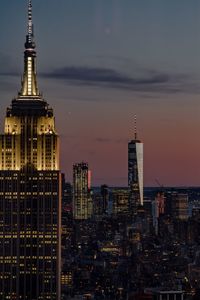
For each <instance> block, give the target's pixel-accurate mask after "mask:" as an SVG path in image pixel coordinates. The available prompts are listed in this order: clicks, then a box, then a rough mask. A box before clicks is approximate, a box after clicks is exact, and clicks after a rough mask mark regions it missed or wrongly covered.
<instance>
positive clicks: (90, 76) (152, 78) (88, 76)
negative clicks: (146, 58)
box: [43, 66, 199, 93]
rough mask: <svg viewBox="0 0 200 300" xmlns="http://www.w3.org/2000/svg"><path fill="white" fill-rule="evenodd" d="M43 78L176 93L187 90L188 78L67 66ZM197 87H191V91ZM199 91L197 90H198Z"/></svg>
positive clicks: (147, 71) (80, 83)
mask: <svg viewBox="0 0 200 300" xmlns="http://www.w3.org/2000/svg"><path fill="white" fill-rule="evenodd" d="M43 76H45V77H48V78H53V79H58V80H64V81H65V82H66V83H71V84H76V85H87V86H98V87H109V88H117V89H128V90H134V91H141V92H161V93H162V92H165V93H170V92H171V93H172V92H173V93H176V92H182V91H185V90H187V89H188V90H189V89H190V88H191V83H190V82H189V77H188V76H187V75H183V74H169V73H165V72H159V71H155V70H146V71H144V70H142V74H140V75H139V76H137V75H135V76H134V75H133V76H129V75H126V74H124V73H122V72H119V71H116V70H113V69H109V68H93V67H77V66H69V67H64V68H61V69H57V70H55V71H53V72H49V73H45V74H43ZM194 88H196V89H197V87H195V86H192V89H191V90H192V91H194ZM198 90H199V89H198Z"/></svg>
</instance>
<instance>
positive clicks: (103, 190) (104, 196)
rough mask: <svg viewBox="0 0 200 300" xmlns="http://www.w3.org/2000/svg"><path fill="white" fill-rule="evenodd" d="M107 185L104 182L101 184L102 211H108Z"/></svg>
mask: <svg viewBox="0 0 200 300" xmlns="http://www.w3.org/2000/svg"><path fill="white" fill-rule="evenodd" d="M109 195H110V192H109V187H108V186H107V185H106V184H103V185H102V186H101V196H102V213H103V214H105V213H107V212H108V202H109Z"/></svg>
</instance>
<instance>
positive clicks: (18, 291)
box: [0, 0, 61, 300]
mask: <svg viewBox="0 0 200 300" xmlns="http://www.w3.org/2000/svg"><path fill="white" fill-rule="evenodd" d="M60 182H61V175H60V171H59V141H58V135H57V133H56V130H55V120H54V115H53V110H52V109H51V108H50V107H49V105H48V104H47V102H46V101H45V100H44V99H43V98H42V96H41V94H40V93H39V90H38V86H37V76H36V51H35V43H34V35H33V25H32V3H31V0H29V4H28V33H27V36H26V43H25V52H24V75H23V79H22V86H21V90H20V92H19V93H18V96H17V97H16V98H15V99H14V100H12V103H11V106H10V107H9V108H8V109H7V112H6V118H5V128H4V134H2V135H0V299H3V300H4V299H16V300H20V299H23V300H25V299H27V300H36V299H37V300H38V299H42V300H47V299H52V300H54V299H55V300H60V227H61V224H60V222H61V186H60Z"/></svg>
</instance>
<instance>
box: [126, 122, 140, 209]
mask: <svg viewBox="0 0 200 300" xmlns="http://www.w3.org/2000/svg"><path fill="white" fill-rule="evenodd" d="M128 186H129V189H130V203H129V204H130V212H131V213H132V212H134V211H135V209H136V208H137V207H138V206H139V205H143V143H141V141H140V140H138V138H137V130H136V119H135V138H134V140H132V141H130V142H129V143H128Z"/></svg>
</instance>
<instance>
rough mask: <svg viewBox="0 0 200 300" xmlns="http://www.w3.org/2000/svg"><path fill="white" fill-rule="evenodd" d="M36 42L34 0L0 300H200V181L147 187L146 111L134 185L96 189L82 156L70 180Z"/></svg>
mask: <svg viewBox="0 0 200 300" xmlns="http://www.w3.org/2000/svg"><path fill="white" fill-rule="evenodd" d="M35 48H36V45H35V41H34V32H33V22H32V1H31V0H29V1H28V32H27V35H26V42H25V51H24V74H23V77H22V82H21V88H20V91H19V92H18V95H17V97H15V98H14V99H13V100H12V102H11V106H9V107H8V108H7V110H6V117H5V126H4V133H3V134H1V135H0V299H2V300H6V299H16V300H20V299H22V300H26V299H27V300H39V299H42V300H47V299H51V300H61V299H62V300H67V299H69V300H73V299H74V300H78V299H80V300H81V299H85V300H90V299H91V300H92V299H93V300H103V299H105V300H106V299H107V300H109V299H110V300H199V299H200V188H198V187H168V186H164V185H163V183H162V182H160V181H159V179H155V186H156V187H144V183H143V182H144V173H145V169H144V166H143V162H144V155H143V142H142V141H141V140H140V138H139V135H138V130H137V120H136V116H135V117H134V131H133V136H132V137H130V141H129V143H128V144H127V153H128V155H127V157H128V161H127V166H128V169H127V178H128V180H127V186H122V187H121V186H120V187H119V186H116V187H110V186H108V185H107V183H106V182H105V184H103V185H101V186H95V187H94V186H93V184H92V182H93V181H92V179H93V178H92V174H93V172H92V171H93V170H90V166H89V162H85V161H82V158H81V153H80V161H79V162H74V165H73V182H71V183H70V182H69V180H68V178H67V176H66V175H65V174H64V173H61V170H60V160H59V135H58V134H57V131H56V128H55V117H54V112H53V109H52V108H51V107H50V106H49V105H48V103H47V101H46V100H44V98H43V95H42V94H41V93H40V91H39V88H38V82H37V81H38V80H37V73H36V50H35ZM144 145H145V141H144Z"/></svg>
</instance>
